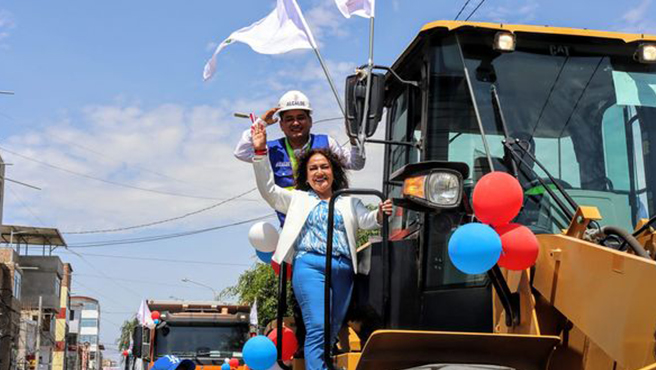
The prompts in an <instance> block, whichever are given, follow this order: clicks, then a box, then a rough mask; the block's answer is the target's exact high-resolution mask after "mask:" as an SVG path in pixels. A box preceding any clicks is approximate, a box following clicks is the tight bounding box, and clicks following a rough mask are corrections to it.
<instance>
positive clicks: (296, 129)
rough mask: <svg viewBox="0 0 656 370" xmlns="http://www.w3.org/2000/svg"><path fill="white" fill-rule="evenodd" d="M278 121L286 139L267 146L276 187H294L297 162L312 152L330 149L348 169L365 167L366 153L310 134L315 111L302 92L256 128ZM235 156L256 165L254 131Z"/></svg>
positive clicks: (272, 111) (248, 132) (283, 102)
mask: <svg viewBox="0 0 656 370" xmlns="http://www.w3.org/2000/svg"><path fill="white" fill-rule="evenodd" d="M276 114H278V115H279V117H280V118H279V119H278V118H274V117H275V115H276ZM278 121H280V129H281V130H282V132H283V133H284V134H285V137H282V138H280V139H277V140H271V141H269V142H267V148H268V153H269V160H270V161H271V168H272V169H273V176H274V179H275V182H276V185H278V186H281V187H283V188H291V187H293V186H294V171H295V167H296V158H298V157H299V156H300V155H301V154H302V153H303V152H304V151H305V150H308V149H310V148H330V150H332V151H333V152H334V153H336V154H337V155H338V156H339V157H340V158H341V159H342V161H344V164H345V167H346V168H347V169H350V170H360V169H362V168H363V167H364V163H365V156H364V153H363V152H362V153H361V152H360V150H359V149H358V148H357V147H356V146H354V145H351V146H350V147H342V146H341V145H339V143H338V142H337V141H336V140H335V139H333V138H332V137H330V136H328V135H315V134H311V133H310V130H311V129H312V107H311V105H310V100H309V99H308V98H307V96H305V94H303V93H302V92H300V91H296V90H292V91H288V92H287V93H285V94H284V95H283V96H282V97H281V98H280V101H279V102H278V106H277V107H275V108H272V109H269V110H268V111H267V112H266V113H265V114H264V116H262V117H261V118H258V119H257V121H255V123H254V125H264V124H266V125H267V126H269V125H273V124H274V123H276V122H278ZM234 154H235V157H237V159H239V160H242V161H244V162H252V161H253V155H254V154H255V152H254V151H253V144H252V140H251V130H250V129H248V130H246V131H244V133H243V134H242V137H241V139H240V140H239V143H237V147H236V148H235V153H234ZM278 218H279V219H280V224H281V225H282V224H283V223H284V219H285V218H284V215H282V214H278Z"/></svg>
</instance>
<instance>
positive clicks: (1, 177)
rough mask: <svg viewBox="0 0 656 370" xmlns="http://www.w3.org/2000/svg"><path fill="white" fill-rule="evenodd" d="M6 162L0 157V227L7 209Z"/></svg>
mask: <svg viewBox="0 0 656 370" xmlns="http://www.w3.org/2000/svg"><path fill="white" fill-rule="evenodd" d="M5 167H6V166H5V160H4V159H2V156H0V225H2V215H3V213H4V209H5Z"/></svg>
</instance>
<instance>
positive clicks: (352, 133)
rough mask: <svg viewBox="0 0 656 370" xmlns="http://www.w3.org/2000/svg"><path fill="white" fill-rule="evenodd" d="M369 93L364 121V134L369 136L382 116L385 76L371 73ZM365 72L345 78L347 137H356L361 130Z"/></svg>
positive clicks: (365, 83)
mask: <svg viewBox="0 0 656 370" xmlns="http://www.w3.org/2000/svg"><path fill="white" fill-rule="evenodd" d="M371 78H372V80H371V93H370V96H369V113H368V114H367V120H366V122H365V128H364V134H365V136H366V137H371V136H372V135H373V134H374V133H376V128H378V122H380V120H381V118H382V117H383V106H384V99H385V76H384V75H383V74H381V73H372V74H371ZM367 79H368V76H367V75H366V73H365V74H364V77H363V75H362V73H360V74H354V75H351V76H348V77H347V78H346V89H345V91H346V93H345V94H346V97H345V99H344V101H345V102H346V129H347V131H348V135H349V137H352V138H354V137H357V136H358V134H359V133H360V131H361V130H362V121H363V118H364V106H365V99H366V93H367Z"/></svg>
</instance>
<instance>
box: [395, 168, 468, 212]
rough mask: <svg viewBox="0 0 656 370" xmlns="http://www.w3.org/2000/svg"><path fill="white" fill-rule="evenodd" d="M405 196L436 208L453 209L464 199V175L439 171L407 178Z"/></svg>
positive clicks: (404, 185)
mask: <svg viewBox="0 0 656 370" xmlns="http://www.w3.org/2000/svg"><path fill="white" fill-rule="evenodd" d="M403 196H404V197H405V198H410V199H412V200H414V201H417V202H419V203H422V204H424V205H426V206H430V207H434V208H453V207H456V206H458V204H460V199H461V198H462V175H460V173H458V172H456V171H447V170H439V171H432V172H429V173H427V174H424V175H420V176H413V177H409V178H406V179H405V180H404V181H403Z"/></svg>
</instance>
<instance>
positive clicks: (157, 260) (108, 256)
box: [67, 252, 251, 267]
mask: <svg viewBox="0 0 656 370" xmlns="http://www.w3.org/2000/svg"><path fill="white" fill-rule="evenodd" d="M67 253H70V252H67ZM77 253H78V254H81V255H84V256H87V257H103V258H114V259H122V260H136V261H150V262H170V263H175V264H196V265H208V266H235V267H249V266H251V265H250V264H246V263H229V262H208V261H197V260H196V261H194V260H179V259H167V258H159V257H135V256H113V255H109V254H94V253H81V252H77Z"/></svg>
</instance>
